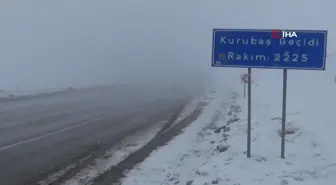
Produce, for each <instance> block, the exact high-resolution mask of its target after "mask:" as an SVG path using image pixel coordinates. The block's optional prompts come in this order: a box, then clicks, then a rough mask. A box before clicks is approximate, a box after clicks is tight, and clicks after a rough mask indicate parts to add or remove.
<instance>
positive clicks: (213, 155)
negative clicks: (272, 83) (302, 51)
mask: <svg viewBox="0 0 336 185" xmlns="http://www.w3.org/2000/svg"><path fill="white" fill-rule="evenodd" d="M265 88H266V87H265V86H263V84H259V83H256V84H254V86H253V93H254V94H253V95H254V96H253V97H254V99H253V101H252V108H253V109H252V150H251V154H252V156H251V158H247V157H246V127H247V123H246V117H245V116H246V112H245V110H246V107H244V106H245V105H246V103H245V100H244V99H243V98H242V96H241V95H240V94H241V92H239V94H238V93H233V94H230V95H229V96H228V95H227V94H226V95H224V96H223V92H217V93H216V94H213V95H212V96H213V97H210V98H209V99H213V100H212V101H211V102H210V104H209V105H208V106H206V107H205V110H204V112H203V114H202V115H201V116H200V117H199V119H198V120H196V121H195V122H194V123H193V124H192V125H190V126H189V127H188V128H187V129H185V132H184V133H183V134H182V135H180V136H177V137H176V138H175V139H173V140H172V141H171V142H169V143H168V145H166V146H163V147H161V148H159V149H158V150H156V151H154V152H153V153H152V154H151V155H150V156H149V157H148V158H147V159H146V160H145V161H144V162H143V163H141V164H139V165H137V166H136V167H135V168H134V169H132V170H130V171H129V172H128V173H127V177H126V178H124V179H123V181H122V184H124V185H171V184H182V185H206V184H224V185H270V184H278V185H301V184H302V185H303V184H304V185H313V184H314V185H316V184H324V185H333V184H335V182H336V155H335V154H336V153H335V151H336V149H335V147H334V146H335V145H334V144H333V138H334V134H333V133H334V132H335V131H336V126H335V124H333V123H334V122H333V120H334V119H332V116H329V117H327V118H324V119H321V118H319V116H317V115H316V114H313V112H312V109H311V111H309V110H310V109H308V108H307V106H308V103H306V104H304V105H305V106H304V107H305V109H303V106H300V105H299V106H295V103H293V101H291V103H289V105H288V106H291V107H290V108H289V110H288V112H287V132H288V134H287V135H286V159H281V158H280V144H281V138H280V135H279V132H280V128H281V117H280V116H281V91H280V93H279V94H280V98H279V96H278V98H277V100H280V102H275V101H272V97H274V96H265V93H263V92H265ZM269 88H272V87H269ZM275 96H276V95H275ZM267 97H268V98H267ZM290 100H291V99H290ZM321 100H325V98H321V99H320V101H321ZM317 102H318V100H317V101H316V102H309V104H311V103H317ZM322 102H323V103H325V104H328V102H326V101H325V102H324V101H322ZM331 102H332V101H331ZM319 105H320V106H322V105H321V104H319ZM310 106H314V105H310ZM320 108H321V107H320ZM331 115H332V114H331ZM328 120H329V122H328ZM321 121H323V122H321ZM328 124H329V126H328ZM321 125H323V126H325V127H321Z"/></svg>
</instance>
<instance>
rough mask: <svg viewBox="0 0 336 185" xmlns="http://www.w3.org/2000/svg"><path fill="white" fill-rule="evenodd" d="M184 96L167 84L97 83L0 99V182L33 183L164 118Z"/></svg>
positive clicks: (165, 118) (183, 102) (183, 99)
mask: <svg viewBox="0 0 336 185" xmlns="http://www.w3.org/2000/svg"><path fill="white" fill-rule="evenodd" d="M187 97H188V95H187V93H179V94H178V95H177V94H176V92H172V91H171V90H170V89H169V88H168V89H164V88H158V89H150V88H145V87H113V88H112V87H104V88H103V87H101V88H96V89H87V90H75V91H69V92H67V93H62V94H57V95H55V96H49V97H41V98H38V97H34V98H31V99H29V98H27V99H24V100H17V101H16V100H13V101H5V102H0V184H4V185H21V184H22V185H23V184H27V185H28V184H35V183H36V182H37V181H39V180H42V179H43V178H45V177H46V176H47V175H49V174H50V173H52V172H54V171H56V170H59V169H62V168H64V167H65V166H67V165H69V164H71V163H73V162H75V161H76V160H79V159H80V158H82V157H83V156H85V155H87V154H88V153H90V152H94V151H104V150H107V149H109V148H111V147H112V146H113V145H114V144H115V143H117V142H118V141H120V140H121V139H122V138H123V137H125V136H127V135H128V134H130V133H131V132H132V131H134V130H137V129H138V128H141V127H145V126H146V125H149V124H155V123H157V122H159V121H162V120H167V119H169V117H170V116H171V115H172V114H174V111H175V112H176V110H178V109H179V108H180V107H181V106H183V105H184V104H185V103H186V100H187Z"/></svg>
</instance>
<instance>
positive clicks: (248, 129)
mask: <svg viewBox="0 0 336 185" xmlns="http://www.w3.org/2000/svg"><path fill="white" fill-rule="evenodd" d="M247 71H248V85H247V91H248V92H247V157H251V99H252V98H251V90H252V89H251V88H252V85H251V81H252V80H251V79H252V76H251V75H252V69H251V68H250V67H249V68H248V70H247Z"/></svg>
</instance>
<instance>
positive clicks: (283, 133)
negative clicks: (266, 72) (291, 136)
mask: <svg viewBox="0 0 336 185" xmlns="http://www.w3.org/2000/svg"><path fill="white" fill-rule="evenodd" d="M286 103H287V69H284V70H283V89H282V119H281V158H283V159H284V158H285V136H286Z"/></svg>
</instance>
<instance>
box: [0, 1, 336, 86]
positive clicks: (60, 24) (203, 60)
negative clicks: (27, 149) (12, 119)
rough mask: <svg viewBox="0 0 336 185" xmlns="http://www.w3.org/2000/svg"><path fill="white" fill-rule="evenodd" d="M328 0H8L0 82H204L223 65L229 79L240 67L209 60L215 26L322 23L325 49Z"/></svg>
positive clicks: (0, 37) (1, 17) (0, 19)
mask: <svg viewBox="0 0 336 185" xmlns="http://www.w3.org/2000/svg"><path fill="white" fill-rule="evenodd" d="M191 2H193V3H191ZM327 2H330V1H327V0H325V1H321V2H314V1H305V2H304V5H305V9H307V11H297V7H300V6H301V5H302V2H301V3H300V2H292V1H289V0H286V1H281V2H270V1H266V0H259V1H255V2H246V1H235V2H233V1H232V2H230V3H229V6H227V4H228V2H226V3H225V2H222V1H219V0H215V1H211V2H210V1H209V2H204V1H200V0H195V1H177V0H173V1H165V2H158V1H155V0H147V1H142V2H135V1H130V0H129V1H107V0H105V1H99V2H98V1H88V0H84V1H79V0H73V1H65V0H61V1H22V0H19V1H15V2H14V1H5V2H2V3H1V4H2V5H1V13H0V24H1V25H2V26H1V28H2V29H0V41H1V42H0V62H1V66H2V67H1V68H0V89H5V90H6V89H9V90H30V89H47V88H64V87H69V86H71V87H75V88H76V87H86V86H95V85H100V84H125V83H126V84H128V83H130V84H134V83H136V84H142V83H145V84H154V85H155V84H167V85H168V84H194V85H204V84H208V83H210V81H211V79H212V78H216V75H217V74H222V73H226V74H227V78H228V79H230V78H232V77H233V76H235V77H236V76H237V75H239V73H241V71H242V70H240V69H232V70H231V69H230V70H223V69H211V67H210V62H211V42H212V40H211V37H212V29H213V28H250V29H253V28H259V29H270V28H290V29H327V30H329V33H328V39H329V41H328V49H329V50H330V48H332V47H333V43H332V42H331V41H332V39H333V38H334V36H333V32H332V31H333V29H334V28H333V27H330V25H328V23H327V19H326V17H329V16H331V13H332V9H331V7H330V6H329V5H330V4H333V3H329V5H328V3H327ZM285 10H286V11H285ZM317 10H323V11H317ZM238 12H241V13H238ZM299 12H300V14H299ZM311 12H316V13H315V14H314V15H313V14H312V13H311ZM327 65H328V67H331V65H330V63H328V64H327ZM328 67H327V68H328ZM228 79H223V84H226V83H229V81H227V80H228ZM238 80H239V79H238ZM238 80H237V81H238Z"/></svg>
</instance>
